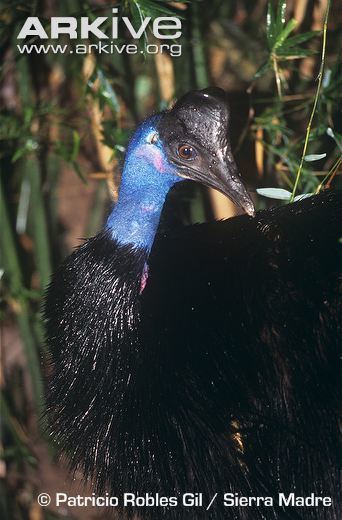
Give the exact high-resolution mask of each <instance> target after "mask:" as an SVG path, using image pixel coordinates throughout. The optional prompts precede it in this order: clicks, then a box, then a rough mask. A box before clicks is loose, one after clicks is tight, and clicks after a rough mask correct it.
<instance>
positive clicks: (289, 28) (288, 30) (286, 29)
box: [273, 18, 297, 50]
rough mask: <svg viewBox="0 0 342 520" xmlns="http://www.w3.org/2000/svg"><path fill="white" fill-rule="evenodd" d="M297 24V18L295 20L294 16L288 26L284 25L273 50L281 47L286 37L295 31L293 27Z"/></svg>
mask: <svg viewBox="0 0 342 520" xmlns="http://www.w3.org/2000/svg"><path fill="white" fill-rule="evenodd" d="M296 25H297V20H295V19H294V18H292V19H291V20H290V21H289V22H288V23H287V24H286V26H285V27H284V29H283V30H282V31H281V32H280V34H279V35H277V38H276V42H275V44H274V46H273V50H276V49H278V48H279V47H281V46H282V45H283V43H284V41H285V40H286V38H287V37H288V36H289V34H291V32H292V31H293V29H294V28H295V27H296Z"/></svg>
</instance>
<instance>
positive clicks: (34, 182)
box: [24, 159, 52, 288]
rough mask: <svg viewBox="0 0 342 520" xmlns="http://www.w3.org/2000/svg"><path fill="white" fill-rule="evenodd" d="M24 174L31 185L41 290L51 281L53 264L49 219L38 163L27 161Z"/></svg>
mask: <svg viewBox="0 0 342 520" xmlns="http://www.w3.org/2000/svg"><path fill="white" fill-rule="evenodd" d="M24 172H25V175H26V178H27V179H28V180H29V182H30V185H31V200H30V212H29V213H30V219H31V224H32V237H33V241H34V244H35V260H36V264H37V270H38V273H39V278H40V286H41V288H44V287H46V286H47V284H48V283H49V280H50V276H51V272H52V263H51V253H50V251H51V249H50V239H49V235H48V228H47V217H46V212H45V204H44V200H43V192H42V184H41V176H40V169H39V165H38V162H36V161H34V160H32V159H31V160H30V159H29V160H27V161H26V163H25V166H24Z"/></svg>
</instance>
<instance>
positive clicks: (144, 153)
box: [136, 144, 168, 173]
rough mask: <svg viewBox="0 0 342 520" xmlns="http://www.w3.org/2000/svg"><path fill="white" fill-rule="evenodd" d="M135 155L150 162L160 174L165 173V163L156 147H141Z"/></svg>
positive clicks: (148, 145)
mask: <svg viewBox="0 0 342 520" xmlns="http://www.w3.org/2000/svg"><path fill="white" fill-rule="evenodd" d="M136 155H137V157H143V158H144V159H146V160H148V161H149V162H151V163H152V164H153V166H154V167H155V168H156V169H157V170H158V171H159V172H160V173H165V172H166V171H167V168H168V165H167V162H166V161H165V159H164V157H163V154H162V152H161V151H160V150H159V149H158V148H157V147H156V146H151V145H150V144H145V145H142V146H140V147H139V148H138V149H137V152H136Z"/></svg>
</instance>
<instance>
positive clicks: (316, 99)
mask: <svg viewBox="0 0 342 520" xmlns="http://www.w3.org/2000/svg"><path fill="white" fill-rule="evenodd" d="M329 11H330V0H328V5H327V9H326V12H325V17H324V24H323V42H322V54H321V65H320V68H319V74H318V85H317V89H316V94H315V99H314V104H313V107H312V111H311V115H310V119H309V122H308V126H307V128H306V134H305V140H304V146H303V151H302V157H301V160H300V164H299V168H298V171H297V175H296V180H295V183H294V186H293V190H292V195H291V199H290V202H293V201H294V198H295V195H296V191H297V188H298V184H299V180H300V177H301V173H302V169H303V164H304V157H305V155H306V150H307V147H308V144H309V137H310V132H311V125H312V121H313V118H314V115H315V112H316V107H317V103H318V98H319V94H320V92H321V86H322V80H323V72H324V65H325V50H326V43H327V27H328V18H329Z"/></svg>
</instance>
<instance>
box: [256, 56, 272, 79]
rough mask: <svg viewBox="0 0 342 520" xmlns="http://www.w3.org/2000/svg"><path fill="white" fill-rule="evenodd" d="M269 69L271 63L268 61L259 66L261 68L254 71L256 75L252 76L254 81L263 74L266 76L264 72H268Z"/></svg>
mask: <svg viewBox="0 0 342 520" xmlns="http://www.w3.org/2000/svg"><path fill="white" fill-rule="evenodd" d="M270 68H271V63H270V61H269V60H268V61H266V63H264V64H263V65H261V67H259V68H258V70H257V71H256V73H255V74H254V79H257V78H261V76H263V75H264V74H266V72H267V71H268V70H270Z"/></svg>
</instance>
